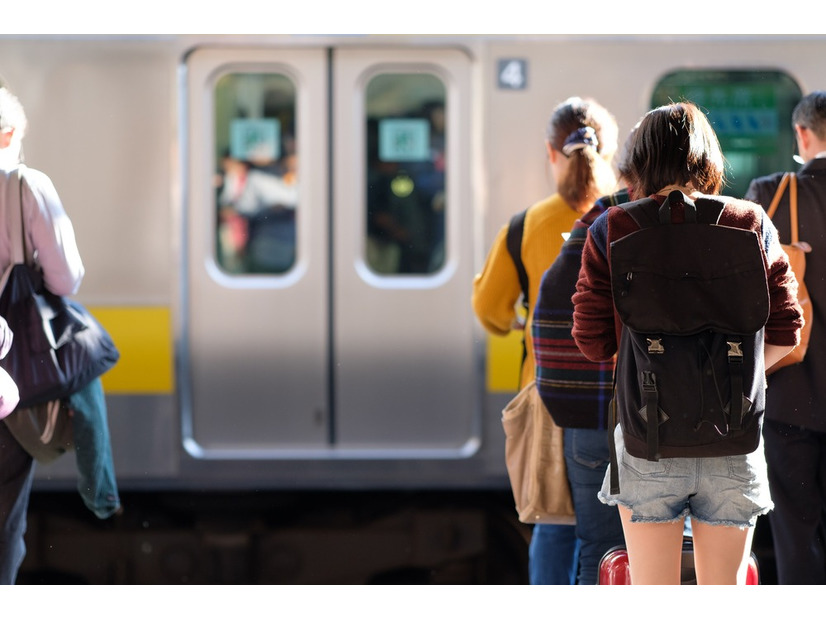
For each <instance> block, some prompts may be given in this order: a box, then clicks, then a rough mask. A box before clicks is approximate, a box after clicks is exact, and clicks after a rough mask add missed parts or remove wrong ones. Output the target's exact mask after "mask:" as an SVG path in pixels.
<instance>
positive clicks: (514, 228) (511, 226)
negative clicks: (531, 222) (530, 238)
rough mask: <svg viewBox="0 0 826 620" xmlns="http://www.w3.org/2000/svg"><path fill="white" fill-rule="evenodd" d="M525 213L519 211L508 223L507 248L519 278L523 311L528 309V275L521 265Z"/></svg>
mask: <svg viewBox="0 0 826 620" xmlns="http://www.w3.org/2000/svg"><path fill="white" fill-rule="evenodd" d="M526 213H527V211H521V212H520V213H517V214H516V215H514V216H513V217H512V218H511V220H510V222H509V223H508V236H507V247H508V254H510V255H511V259H513V264H514V265H515V266H516V273H517V275H518V276H519V286H520V287H521V288H522V305H523V306H524V307H525V310H527V309H528V291H529V290H530V289H529V288H528V273H527V272H526V271H525V265H524V264H522V234H523V232H524V230H525V214H526Z"/></svg>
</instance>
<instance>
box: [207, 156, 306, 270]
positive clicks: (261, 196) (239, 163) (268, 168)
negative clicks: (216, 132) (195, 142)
mask: <svg viewBox="0 0 826 620" xmlns="http://www.w3.org/2000/svg"><path fill="white" fill-rule="evenodd" d="M297 159H298V158H297V155H296V154H295V153H286V154H285V155H284V156H283V157H282V158H280V159H279V160H277V161H276V160H271V159H269V160H260V159H249V160H241V159H237V158H234V157H232V156H231V155H230V154H229V153H226V154H225V156H224V157H223V159H222V160H221V168H222V175H221V179H220V183H221V186H220V190H219V193H218V239H219V245H220V252H219V256H220V257H221V261H222V266H223V267H224V268H225V269H226V270H227V271H230V272H232V273H239V272H240V273H283V272H285V271H287V270H289V268H290V267H291V266H292V264H293V262H294V260H295V211H296V208H297V206H298V183H297V172H298V171H297ZM253 161H255V164H253Z"/></svg>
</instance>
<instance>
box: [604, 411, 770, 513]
mask: <svg viewBox="0 0 826 620" xmlns="http://www.w3.org/2000/svg"><path fill="white" fill-rule="evenodd" d="M614 439H615V441H616V445H617V461H618V464H619V481H620V492H619V494H618V495H611V492H610V488H611V487H610V475H611V467H610V466H609V467H608V472H607V473H606V474H605V479H604V480H603V483H602V490H601V491H600V492H599V499H600V501H601V502H602V503H604V504H608V505H610V506H615V505H617V504H621V505H622V506H625V507H626V508H629V509H630V510H631V511H632V517H631V521H632V522H643V523H645V522H647V523H667V522H670V521H677V520H680V519H683V518H684V517H685V516H686V515H690V516H691V518H692V519H694V520H697V521H700V522H704V523H708V524H710V525H728V526H732V527H753V526H754V525H755V524H756V523H757V517H758V516H760V515H762V514H766V513H767V512H769V511H770V510H771V509H772V508H773V507H774V504H773V503H772V500H771V494H770V493H769V480H768V476H767V473H766V457H765V453H764V452H763V440H762V438H761V440H760V445H759V446H758V448H757V450H755V451H754V452H752V453H751V454H743V455H738V456H721V457H713V458H696V459H692V458H672V459H660V460H659V461H647V460H645V459H640V458H636V457H634V456H631V455H630V454H628V453H627V452H626V451H625V443H624V442H623V439H622V429H621V427H620V426H619V425H617V427H616V430H615V433H614Z"/></svg>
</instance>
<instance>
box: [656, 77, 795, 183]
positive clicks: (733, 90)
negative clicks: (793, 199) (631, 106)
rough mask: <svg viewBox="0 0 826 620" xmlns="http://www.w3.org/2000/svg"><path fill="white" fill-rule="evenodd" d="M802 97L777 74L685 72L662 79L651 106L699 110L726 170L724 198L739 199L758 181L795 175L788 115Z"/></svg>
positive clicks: (790, 125) (790, 114) (793, 85)
mask: <svg viewBox="0 0 826 620" xmlns="http://www.w3.org/2000/svg"><path fill="white" fill-rule="evenodd" d="M801 97H802V93H801V90H800V87H799V86H798V85H797V83H796V82H795V81H794V80H793V79H792V78H791V77H789V76H788V75H786V74H785V73H781V72H779V71H718V70H706V71H703V70H693V69H692V70H684V71H675V72H674V73H671V74H669V75H666V76H665V77H664V78H663V79H662V80H661V81H660V83H659V84H658V85H657V88H656V89H655V90H654V94H653V96H652V97H651V104H652V106H654V107H656V106H660V105H665V104H667V103H669V102H670V101H680V100H682V99H687V100H689V101H693V102H694V103H696V104H698V105H699V106H701V107H702V108H703V111H704V112H706V114H707V115H708V120H709V121H710V122H711V124H712V126H713V127H714V131H715V132H716V133H717V137H718V139H719V140H720V147H721V148H722V149H723V155H724V157H725V158H726V162H727V164H728V169H727V175H728V182H729V186H728V187H727V188H726V190H725V193H727V194H730V195H732V196H743V195H744V194H745V193H746V190H747V189H748V186H749V182H750V181H751V180H752V179H753V178H755V177H758V176H763V175H766V174H771V173H773V172H778V171H781V170H794V169H796V168H795V163H794V161H793V160H792V155H793V154H794V149H795V140H794V132H793V131H792V110H793V109H794V106H795V105H796V104H797V102H798V101H800V98H801Z"/></svg>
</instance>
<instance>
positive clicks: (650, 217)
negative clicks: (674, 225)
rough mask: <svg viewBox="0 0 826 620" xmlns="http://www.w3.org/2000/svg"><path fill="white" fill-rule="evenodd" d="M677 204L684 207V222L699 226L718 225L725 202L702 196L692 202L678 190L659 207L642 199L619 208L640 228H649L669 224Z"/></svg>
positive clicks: (650, 199) (648, 199) (655, 202)
mask: <svg viewBox="0 0 826 620" xmlns="http://www.w3.org/2000/svg"><path fill="white" fill-rule="evenodd" d="M677 203H682V204H684V205H685V221H686V222H698V223H700V224H719V222H720V216H721V215H722V214H723V209H724V208H725V206H726V203H725V201H724V200H722V199H720V198H716V197H710V196H703V197H702V198H698V199H697V200H696V201H694V200H692V199H691V198H689V197H688V196H686V195H685V194H683V193H682V192H681V191H679V190H674V191H673V192H671V193H670V194H669V195H668V196H667V197H666V199H665V202H663V204H662V205H661V206H660V204H659V203H658V202H657V201H656V200H654V199H653V198H643V199H642V200H637V201H635V202H629V203H627V204H624V205H620V206H621V207H622V208H623V209H625V211H626V212H627V213H628V215H630V216H631V217H632V218H633V220H634V221H635V222H636V223H637V225H638V226H639V227H640V228H651V227H652V226H657V225H659V224H670V223H671V222H672V219H671V213H672V210H673V207H674V205H675V204H677Z"/></svg>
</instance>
